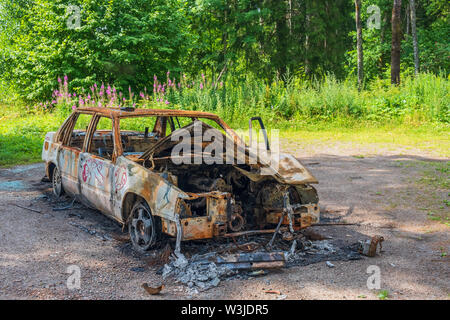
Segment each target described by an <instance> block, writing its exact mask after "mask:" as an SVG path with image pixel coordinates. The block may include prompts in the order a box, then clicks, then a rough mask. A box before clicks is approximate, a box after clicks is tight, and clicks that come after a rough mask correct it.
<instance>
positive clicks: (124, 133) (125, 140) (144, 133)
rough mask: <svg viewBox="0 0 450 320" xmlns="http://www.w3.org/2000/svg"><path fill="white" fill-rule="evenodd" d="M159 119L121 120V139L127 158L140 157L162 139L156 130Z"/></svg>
mask: <svg viewBox="0 0 450 320" xmlns="http://www.w3.org/2000/svg"><path fill="white" fill-rule="evenodd" d="M157 123H159V122H157V117H155V116H147V117H129V118H122V119H120V139H121V142H122V150H123V152H124V155H125V156H131V155H139V154H141V153H142V152H144V151H145V150H147V149H148V148H150V147H151V146H152V145H154V144H155V143H156V142H157V141H158V139H159V138H160V133H159V132H158V130H155V129H156V127H159V126H157Z"/></svg>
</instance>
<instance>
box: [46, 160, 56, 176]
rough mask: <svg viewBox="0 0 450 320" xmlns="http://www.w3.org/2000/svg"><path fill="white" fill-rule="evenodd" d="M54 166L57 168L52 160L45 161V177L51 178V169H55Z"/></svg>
mask: <svg viewBox="0 0 450 320" xmlns="http://www.w3.org/2000/svg"><path fill="white" fill-rule="evenodd" d="M55 168H57V166H56V164H55V163H53V161H49V162H47V165H46V168H45V171H46V174H47V177H48V178H49V179H50V181H52V179H53V171H54V170H55Z"/></svg>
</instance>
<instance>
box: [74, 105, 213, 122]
mask: <svg viewBox="0 0 450 320" xmlns="http://www.w3.org/2000/svg"><path fill="white" fill-rule="evenodd" d="M75 112H78V113H96V114H99V115H102V116H105V117H109V118H128V117H139V116H169V117H170V116H172V117H192V118H197V117H198V118H206V119H220V118H219V116H217V115H215V114H213V113H208V112H200V111H190V110H174V109H132V108H131V109H119V108H106V107H82V108H77V109H76V111H75Z"/></svg>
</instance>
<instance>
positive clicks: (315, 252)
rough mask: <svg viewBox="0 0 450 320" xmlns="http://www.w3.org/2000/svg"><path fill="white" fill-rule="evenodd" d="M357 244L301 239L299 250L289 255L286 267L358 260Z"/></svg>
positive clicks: (359, 256)
mask: <svg viewBox="0 0 450 320" xmlns="http://www.w3.org/2000/svg"><path fill="white" fill-rule="evenodd" d="M357 245H358V244H351V245H345V244H333V243H331V242H330V241H329V240H321V241H309V240H306V241H302V242H301V243H300V245H299V246H300V248H299V249H300V250H296V251H295V252H294V253H293V254H292V255H290V257H289V259H288V263H287V265H286V266H287V267H292V266H307V265H309V264H313V263H318V262H322V261H348V260H359V259H361V255H360V254H359V253H358V250H357Z"/></svg>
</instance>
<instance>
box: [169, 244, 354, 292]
mask: <svg viewBox="0 0 450 320" xmlns="http://www.w3.org/2000/svg"><path fill="white" fill-rule="evenodd" d="M259 240H261V237H260V238H259ZM289 244H290V247H289V246H287V245H288V242H286V243H283V242H281V241H280V242H278V244H277V246H274V248H272V250H273V251H278V252H282V253H284V257H285V262H286V264H285V267H292V266H306V265H309V264H312V263H317V262H322V261H339V260H341V261H347V260H356V259H360V258H361V257H360V255H359V254H358V253H357V250H356V247H355V246H354V245H350V246H349V245H344V244H342V243H341V244H340V245H338V244H335V243H332V242H331V241H329V240H321V241H310V240H305V239H303V240H294V241H292V242H289ZM191 249H192V248H191ZM258 252H262V251H260V250H258V251H254V252H253V253H258ZM264 252H267V251H264ZM220 255H221V254H219V253H218V252H215V251H213V252H210V253H206V254H193V255H192V256H191V257H190V258H186V256H185V255H183V254H179V255H175V254H172V255H171V257H170V261H169V263H166V264H165V265H164V267H163V269H162V276H163V280H164V281H166V280H167V279H169V278H170V279H174V280H175V282H178V283H182V284H184V285H185V286H187V287H188V288H189V289H190V290H191V291H193V292H195V291H206V290H208V289H210V288H213V287H216V286H218V285H219V283H220V282H221V281H223V280H228V279H235V278H243V279H246V278H248V277H249V276H250V275H251V272H249V270H245V269H234V268H229V267H228V266H227V265H224V264H221V263H216V262H217V257H218V256H220ZM253 273H254V272H253ZM264 274H265V273H264Z"/></svg>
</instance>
